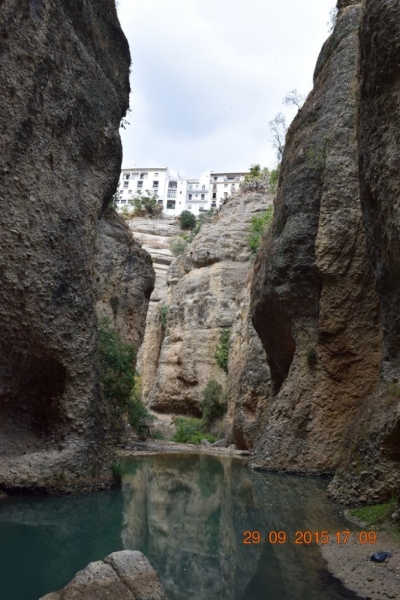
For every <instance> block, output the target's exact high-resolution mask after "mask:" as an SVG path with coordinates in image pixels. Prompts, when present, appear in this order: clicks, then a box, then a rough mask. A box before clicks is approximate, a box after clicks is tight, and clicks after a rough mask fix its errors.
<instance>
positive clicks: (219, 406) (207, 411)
mask: <svg viewBox="0 0 400 600" xmlns="http://www.w3.org/2000/svg"><path fill="white" fill-rule="evenodd" d="M202 396H203V401H202V403H201V409H202V413H203V415H202V421H203V427H204V428H207V429H209V428H210V426H211V425H212V424H213V422H214V421H216V420H217V419H220V418H221V417H223V416H224V414H225V413H226V411H227V399H226V394H224V393H223V390H222V385H221V384H219V383H218V382H217V381H215V379H210V381H209V382H208V383H207V385H206V387H205V388H204V390H203V391H202Z"/></svg>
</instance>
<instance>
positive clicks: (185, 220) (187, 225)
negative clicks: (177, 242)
mask: <svg viewBox="0 0 400 600" xmlns="http://www.w3.org/2000/svg"><path fill="white" fill-rule="evenodd" d="M179 222H180V226H181V229H192V228H193V227H194V226H195V224H196V217H195V216H194V214H193V213H191V212H190V210H184V211H182V212H181V214H180V216H179Z"/></svg>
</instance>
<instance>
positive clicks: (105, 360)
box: [98, 319, 136, 412]
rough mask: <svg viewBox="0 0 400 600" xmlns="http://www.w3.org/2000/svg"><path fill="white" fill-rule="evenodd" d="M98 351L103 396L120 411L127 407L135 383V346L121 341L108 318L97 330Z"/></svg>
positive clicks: (103, 320)
mask: <svg viewBox="0 0 400 600" xmlns="http://www.w3.org/2000/svg"><path fill="white" fill-rule="evenodd" d="M98 352H99V363H100V365H99V366H100V380H101V382H102V384H103V390H104V396H105V398H106V400H108V401H109V402H110V403H111V404H113V405H114V406H115V407H117V408H118V409H119V410H120V412H122V411H123V410H124V409H126V408H127V407H128V404H129V401H130V399H131V394H132V390H133V387H134V385H135V368H134V366H133V365H134V360H135V357H136V351H135V348H134V346H132V345H130V344H124V343H123V342H121V340H120V337H119V335H118V333H117V332H116V331H115V330H114V329H112V327H111V325H110V321H109V319H102V320H101V321H100V324H99V332H98Z"/></svg>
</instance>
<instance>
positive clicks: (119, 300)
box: [95, 211, 155, 349]
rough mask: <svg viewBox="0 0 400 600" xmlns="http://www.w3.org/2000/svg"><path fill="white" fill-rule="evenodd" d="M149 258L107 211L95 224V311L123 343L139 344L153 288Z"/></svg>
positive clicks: (116, 219)
mask: <svg viewBox="0 0 400 600" xmlns="http://www.w3.org/2000/svg"><path fill="white" fill-rule="evenodd" d="M154 278H155V274H154V270H153V267H152V261H151V257H150V255H149V254H148V253H147V252H146V251H145V250H144V249H143V248H142V247H141V245H140V244H139V243H138V242H137V241H135V239H134V238H133V236H132V233H131V231H130V229H129V227H128V225H127V224H126V223H125V221H124V220H123V219H122V218H121V217H120V216H119V215H117V213H116V212H114V211H107V212H106V213H105V214H104V215H103V217H102V218H101V219H100V222H99V229H98V235H97V241H96V254H95V295H96V299H97V302H96V312H97V315H98V317H99V318H100V319H101V318H103V317H106V318H108V319H109V320H110V323H111V325H112V327H113V328H114V329H116V331H118V333H119V334H120V336H121V339H122V340H123V341H124V342H125V343H130V344H133V345H134V346H135V348H136V349H139V347H140V346H141V344H142V341H143V336H144V328H145V323H146V314H147V307H148V304H149V299H150V296H151V293H152V291H153V288H154Z"/></svg>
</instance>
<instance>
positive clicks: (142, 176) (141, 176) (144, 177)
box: [140, 173, 148, 179]
mask: <svg viewBox="0 0 400 600" xmlns="http://www.w3.org/2000/svg"><path fill="white" fill-rule="evenodd" d="M147 175H148V173H140V179H147Z"/></svg>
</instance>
